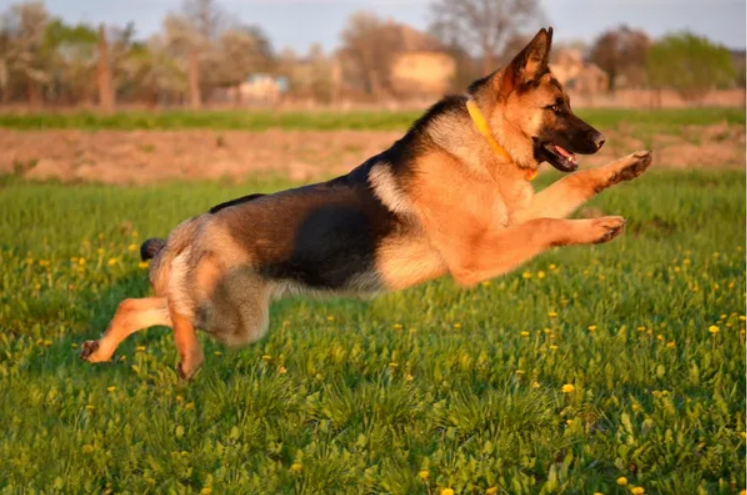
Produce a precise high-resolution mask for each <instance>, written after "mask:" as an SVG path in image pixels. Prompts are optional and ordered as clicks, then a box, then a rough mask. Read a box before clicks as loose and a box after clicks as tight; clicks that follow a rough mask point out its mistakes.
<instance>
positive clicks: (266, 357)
mask: <svg viewBox="0 0 747 495" xmlns="http://www.w3.org/2000/svg"><path fill="white" fill-rule="evenodd" d="M262 360H263V361H265V362H269V361H272V356H270V355H269V354H265V355H264V356H262Z"/></svg>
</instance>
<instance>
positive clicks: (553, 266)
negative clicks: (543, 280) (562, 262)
mask: <svg viewBox="0 0 747 495" xmlns="http://www.w3.org/2000/svg"><path fill="white" fill-rule="evenodd" d="M549 268H550V270H555V269H556V268H557V266H555V263H550V267H549Z"/></svg>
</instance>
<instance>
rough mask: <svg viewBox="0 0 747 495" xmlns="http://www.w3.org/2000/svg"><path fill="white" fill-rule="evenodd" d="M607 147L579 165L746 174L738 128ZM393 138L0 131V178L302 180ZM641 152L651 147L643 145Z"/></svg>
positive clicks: (621, 133) (610, 139)
mask: <svg viewBox="0 0 747 495" xmlns="http://www.w3.org/2000/svg"><path fill="white" fill-rule="evenodd" d="M606 134H607V144H606V145H605V147H604V148H603V150H602V151H601V152H600V153H599V154H597V155H595V156H591V157H580V159H581V164H582V166H595V165H601V164H604V163H607V162H608V161H611V160H613V159H615V158H617V157H619V156H622V155H625V154H627V153H630V152H633V151H636V150H639V149H644V148H647V147H649V146H650V147H651V148H652V149H653V150H654V151H655V153H656V155H655V156H656V158H655V160H656V162H655V164H656V166H662V167H673V168H690V167H719V168H739V169H744V167H745V129H744V128H743V127H739V126H728V125H726V124H716V125H712V126H701V127H695V126H694V127H691V128H687V127H685V128H682V129H677V134H676V135H675V134H659V135H656V136H653V137H650V138H647V139H646V141H647V142H644V141H643V140H641V139H637V138H635V137H633V136H634V135H638V136H640V132H638V133H636V131H635V129H634V128H630V129H625V128H621V129H620V130H618V131H614V132H611V131H609V132H606ZM401 136H402V133H401V132H379V131H281V130H269V131H266V132H244V131H98V132H87V131H76V130H54V131H51V130H50V131H11V130H4V129H0V150H1V152H0V173H12V172H15V173H20V174H22V175H23V176H24V177H27V178H29V179H38V180H44V179H57V180H61V181H63V182H81V181H82V182H85V181H92V182H103V183H111V184H149V183H155V182H161V181H168V180H175V179H178V180H197V179H208V180H211V179H212V180H216V179H224V178H228V179H231V180H236V181H240V180H243V179H245V178H247V177H249V176H251V175H253V174H258V175H259V174H261V175H267V174H275V175H280V176H284V177H288V178H290V179H292V180H298V181H305V180H311V179H315V178H318V177H322V176H329V175H332V174H337V173H341V172H345V171H347V170H350V169H351V168H353V167H355V166H357V165H358V164H360V163H361V162H363V161H364V160H365V159H366V158H368V157H370V156H373V155H375V154H377V153H378V152H380V151H382V150H384V149H386V148H387V147H389V146H390V145H391V144H392V143H393V142H394V141H395V140H397V139H399V138H400V137H401ZM647 144H648V145H649V146H647Z"/></svg>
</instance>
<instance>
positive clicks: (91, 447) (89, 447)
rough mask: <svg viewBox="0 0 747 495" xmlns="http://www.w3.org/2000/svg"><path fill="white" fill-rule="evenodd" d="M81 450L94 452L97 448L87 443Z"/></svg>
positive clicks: (87, 452)
mask: <svg viewBox="0 0 747 495" xmlns="http://www.w3.org/2000/svg"><path fill="white" fill-rule="evenodd" d="M81 450H82V451H83V453H84V454H92V453H93V451H94V450H96V449H94V447H93V445H88V444H86V445H84V446H83V447H82V448H81Z"/></svg>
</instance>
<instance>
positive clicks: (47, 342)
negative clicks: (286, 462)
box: [44, 340, 52, 347]
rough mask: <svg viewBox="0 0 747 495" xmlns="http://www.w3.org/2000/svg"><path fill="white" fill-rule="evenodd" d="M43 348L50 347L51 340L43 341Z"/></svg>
mask: <svg viewBox="0 0 747 495" xmlns="http://www.w3.org/2000/svg"><path fill="white" fill-rule="evenodd" d="M44 347H52V341H51V340H45V341H44Z"/></svg>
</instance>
